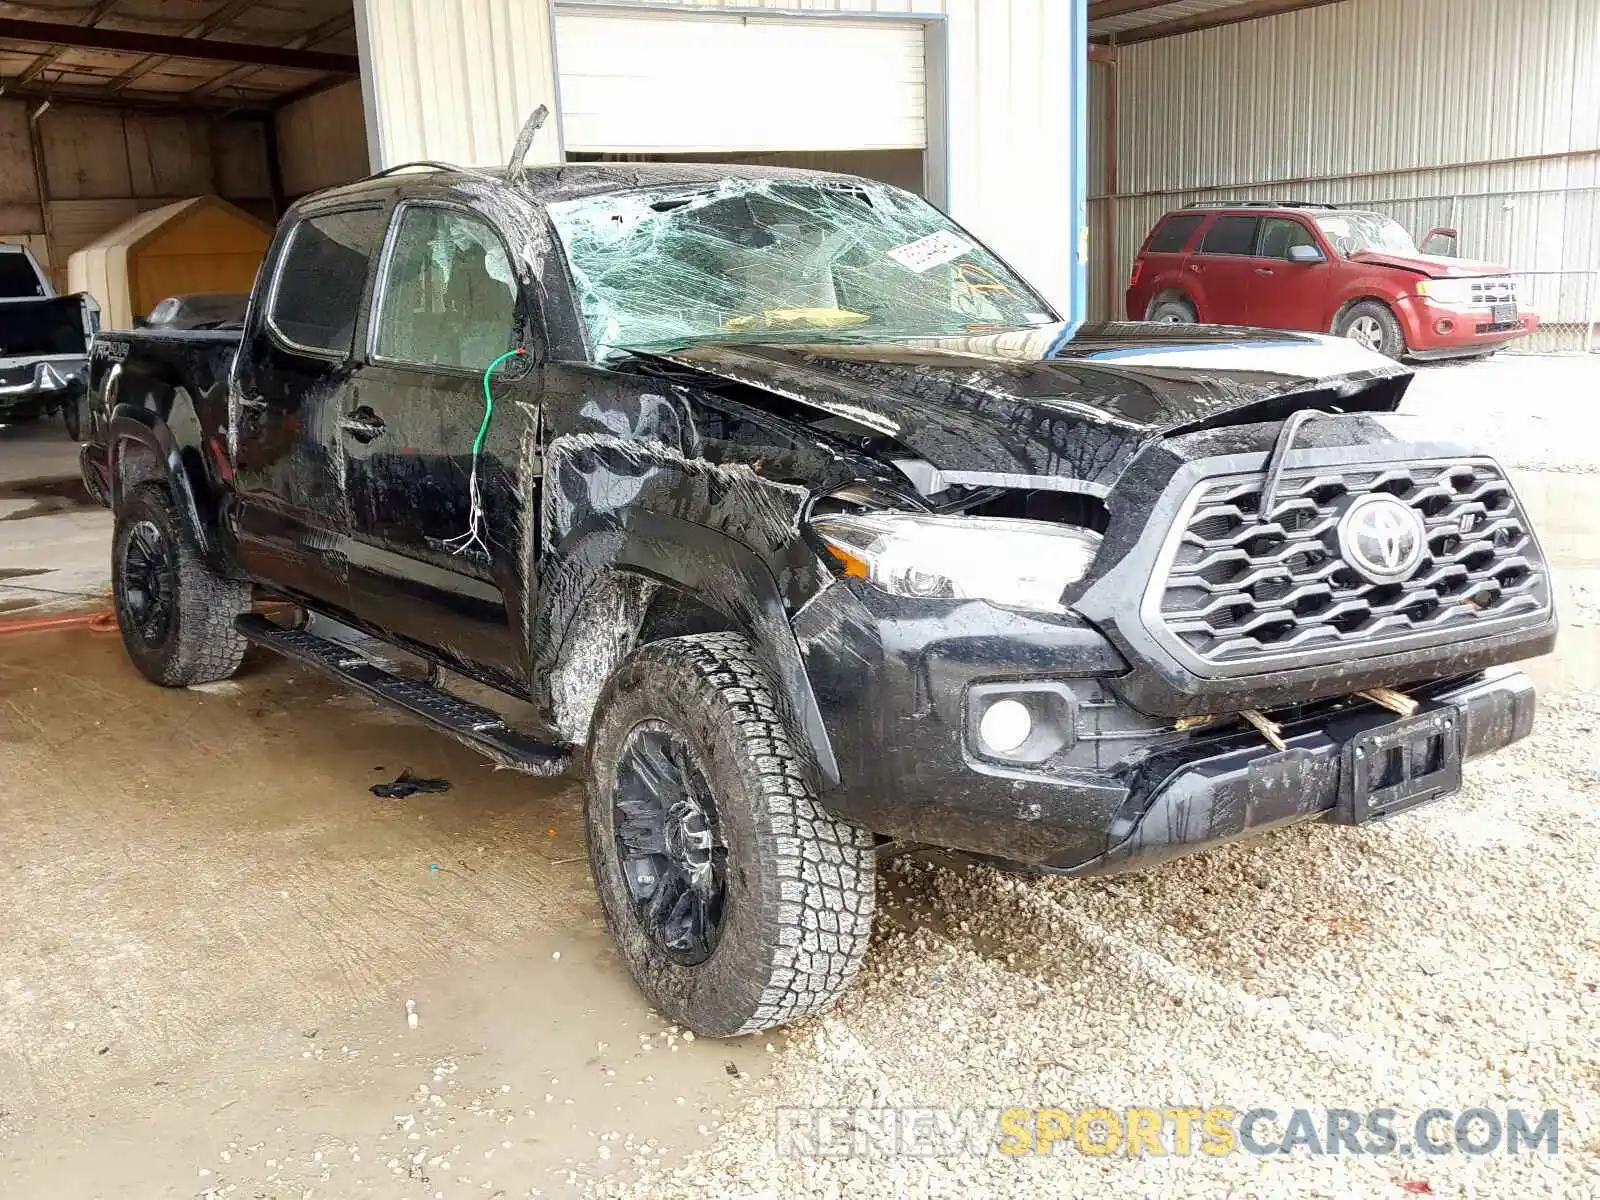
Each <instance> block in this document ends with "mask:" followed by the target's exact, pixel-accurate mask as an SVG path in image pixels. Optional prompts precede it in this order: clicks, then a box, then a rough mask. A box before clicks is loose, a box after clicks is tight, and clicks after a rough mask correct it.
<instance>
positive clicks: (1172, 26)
mask: <svg viewBox="0 0 1600 1200" xmlns="http://www.w3.org/2000/svg"><path fill="white" fill-rule="evenodd" d="M1339 2H1340V0H1250V2H1249V3H1248V4H1236V5H1234V6H1233V7H1231V8H1214V9H1212V10H1211V11H1210V12H1203V13H1199V14H1197V15H1196V16H1192V17H1180V18H1178V19H1177V20H1175V21H1162V22H1161V23H1160V24H1158V25H1141V26H1139V27H1138V28H1137V29H1125V30H1123V31H1122V32H1121V33H1119V34H1117V44H1118V45H1119V46H1129V45H1132V44H1134V43H1135V42H1153V41H1155V40H1156V39H1157V38H1165V37H1177V36H1178V35H1179V34H1183V33H1198V32H1199V31H1200V30H1202V29H1216V28H1217V27H1218V26H1221V25H1237V24H1238V23H1239V22H1240V21H1254V20H1257V19H1258V18H1260V17H1277V16H1282V15H1283V14H1284V13H1291V12H1298V11H1299V10H1300V9H1302V8H1317V7H1320V6H1321V5H1324V4H1338V3H1339Z"/></svg>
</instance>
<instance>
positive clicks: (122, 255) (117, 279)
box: [67, 196, 272, 329]
mask: <svg viewBox="0 0 1600 1200" xmlns="http://www.w3.org/2000/svg"><path fill="white" fill-rule="evenodd" d="M271 240H272V230H271V228H270V227H268V226H266V225H264V224H262V223H261V222H260V221H258V220H256V219H255V218H254V217H252V216H251V215H250V214H249V213H247V212H245V211H244V210H243V209H240V208H235V207H234V206H233V205H231V204H229V203H228V202H227V201H226V200H221V199H218V198H217V197H216V196H196V197H193V198H192V199H189V200H180V201H178V202H177V203H176V204H168V205H165V206H164V207H162V208H157V209H152V210H151V211H150V212H147V213H141V214H139V215H138V216H137V217H134V218H133V219H132V220H130V221H126V222H124V223H123V224H121V225H119V226H117V228H115V229H113V230H112V231H111V232H110V233H107V234H104V235H102V236H101V237H98V238H96V239H95V240H94V241H92V242H90V243H89V244H88V245H87V246H85V247H83V249H81V250H79V251H77V252H76V253H75V254H73V255H72V257H71V258H70V259H69V260H68V261H67V286H68V290H69V291H74V292H88V293H89V294H90V295H92V296H93V297H94V298H95V299H96V300H98V301H99V302H100V312H101V324H102V325H103V326H104V327H105V328H107V329H131V328H132V327H133V319H134V317H136V316H146V315H148V314H149V312H150V310H151V309H152V308H154V307H155V306H156V305H157V304H159V303H160V302H161V301H162V300H164V299H166V298H167V297H168V296H176V295H182V294H185V293H191V292H248V291H249V290H250V287H251V284H252V283H253V282H254V281H255V277H256V270H257V268H259V267H260V266H261V260H262V259H263V258H264V257H265V256H266V253H267V246H268V244H269V243H270V242H271Z"/></svg>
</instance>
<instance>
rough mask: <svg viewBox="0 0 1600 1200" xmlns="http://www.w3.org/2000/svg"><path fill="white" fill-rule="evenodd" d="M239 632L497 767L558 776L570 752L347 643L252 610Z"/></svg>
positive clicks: (237, 625)
mask: <svg viewBox="0 0 1600 1200" xmlns="http://www.w3.org/2000/svg"><path fill="white" fill-rule="evenodd" d="M234 628H236V629H237V630H238V631H239V633H240V635H241V636H242V637H244V638H245V639H246V640H247V641H250V642H253V643H254V644H255V645H257V646H265V647H267V648H268V649H269V650H276V651H277V652H278V653H279V654H282V655H285V656H287V657H288V658H292V659H294V660H295V661H296V662H298V663H302V664H304V665H305V666H308V667H312V668H314V669H316V670H318V671H322V672H323V673H325V674H327V675H332V676H333V677H334V678H335V679H338V680H340V681H341V682H343V683H348V684H349V685H351V686H352V687H355V688H359V689H360V690H361V691H363V692H365V693H367V695H369V696H371V697H373V698H374V699H377V700H381V701H383V702H384V703H385V704H389V705H392V706H393V707H395V708H398V709H400V710H401V711H402V712H405V713H408V714H410V715H411V716H413V717H415V718H416V719H417V720H419V721H421V722H422V723H423V724H424V725H431V726H433V728H435V729H437V730H439V732H441V733H447V734H449V735H450V736H451V737H453V738H455V739H456V740H457V741H458V742H461V743H463V744H464V745H467V746H471V747H472V748H473V749H474V750H476V751H478V752H479V753H480V754H484V755H487V756H488V757H489V758H492V759H493V760H494V761H495V762H497V763H499V764H500V765H501V766H504V767H509V768H511V769H512V770H514V771H521V772H523V773H524V774H528V775H559V774H561V773H562V772H563V771H565V770H566V769H567V767H568V766H569V765H570V764H571V762H572V756H571V755H570V754H568V753H567V752H566V751H565V750H563V749H561V747H559V746H550V745H546V744H545V743H544V742H539V741H535V740H534V739H533V738H531V737H529V736H528V735H527V734H525V733H522V732H520V731H518V730H516V729H513V728H511V727H510V726H509V725H507V724H506V723H505V720H504V718H502V717H501V716H500V714H499V713H497V712H495V711H494V710H492V709H488V708H484V707H483V706H482V705H481V704H474V703H472V701H470V700H463V699H462V698H461V697H460V696H456V695H452V694H451V693H450V692H447V691H444V690H443V689H441V688H436V687H433V686H431V685H429V684H426V683H422V682H420V681H418V680H415V679H405V678H402V677H401V676H399V675H395V674H393V673H392V672H389V671H385V670H384V669H383V668H382V667H380V666H378V665H377V664H376V663H374V662H372V661H371V660H370V659H367V658H363V657H362V656H361V655H359V654H357V653H356V652H355V651H354V650H351V649H350V648H348V647H347V646H341V645H340V644H339V643H338V642H334V641H330V640H328V639H327V638H321V637H317V636H316V635H315V634H312V633H306V632H305V631H304V630H301V629H285V628H283V626H281V625H274V624H273V623H272V622H271V621H269V620H267V619H266V618H265V617H263V616H260V615H258V614H255V613H250V614H246V615H245V616H242V617H240V618H239V619H238V620H237V621H235V622H234Z"/></svg>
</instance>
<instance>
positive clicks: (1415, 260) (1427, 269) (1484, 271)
mask: <svg viewBox="0 0 1600 1200" xmlns="http://www.w3.org/2000/svg"><path fill="white" fill-rule="evenodd" d="M1350 261H1351V262H1358V263H1368V264H1370V265H1372V266H1375V267H1398V268H1400V269H1401V270H1402V271H1415V272H1416V273H1417V274H1418V275H1424V276H1426V277H1427V278H1429V279H1482V278H1483V277H1485V276H1488V275H1508V274H1510V273H1511V268H1510V267H1505V266H1501V265H1500V264H1499V263H1492V262H1484V261H1482V260H1480V259H1476V258H1447V257H1445V256H1444V255H1442V254H1414V255H1413V254H1384V253H1382V252H1380V251H1377V250H1360V251H1357V252H1356V253H1355V254H1352V255H1351V256H1350Z"/></svg>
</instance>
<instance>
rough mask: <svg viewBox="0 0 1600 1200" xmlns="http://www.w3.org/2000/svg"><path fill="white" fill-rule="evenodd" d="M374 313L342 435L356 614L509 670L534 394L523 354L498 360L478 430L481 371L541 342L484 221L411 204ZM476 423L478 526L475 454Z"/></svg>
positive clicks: (400, 219) (395, 222)
mask: <svg viewBox="0 0 1600 1200" xmlns="http://www.w3.org/2000/svg"><path fill="white" fill-rule="evenodd" d="M372 313H373V315H372V322H371V331H370V334H369V338H368V345H367V352H366V361H365V363H364V364H363V365H362V367H361V369H360V370H359V372H358V373H357V378H356V384H355V394H354V395H353V396H352V397H351V401H352V403H351V404H350V405H349V407H348V409H347V411H346V412H345V413H344V415H343V420H342V422H341V429H340V436H339V448H340V449H341V451H342V453H343V455H344V460H345V468H344V469H345V475H346V478H347V480H348V487H349V498H350V521H351V542H350V546H349V549H348V555H349V557H350V561H351V572H350V579H351V591H352V603H353V607H354V611H355V612H356V614H357V615H358V616H360V617H362V618H364V619H366V620H369V621H371V622H372V623H374V624H376V625H378V626H380V627H381V628H383V629H386V630H390V631H392V632H394V633H398V634H400V635H402V636H404V637H407V638H410V639H412V640H414V641H417V642H420V643H422V644H424V645H426V646H429V647H430V648H433V649H436V650H439V651H441V652H443V653H445V654H447V655H449V656H452V657H455V658H457V659H460V660H462V661H464V662H468V663H471V664H473V665H475V666H480V667H485V668H488V669H490V670H496V669H503V670H507V671H511V670H514V669H515V668H516V667H517V665H518V664H517V658H518V653H517V648H518V647H519V646H520V645H521V641H522V639H521V638H520V637H517V636H514V633H513V631H511V630H510V622H509V617H508V612H509V611H510V602H511V601H512V600H514V599H516V598H518V597H520V595H521V591H520V589H521V581H522V579H523V575H524V566H525V563H524V555H523V538H524V536H525V535H526V536H536V531H535V530H533V529H531V527H530V524H529V523H530V522H532V521H534V520H535V518H534V517H533V515H532V514H531V513H527V512H523V511H521V509H520V508H519V507H518V506H519V504H520V500H519V497H521V496H522V495H524V494H525V491H524V489H523V487H522V484H523V482H524V479H523V477H524V475H525V473H526V472H528V471H530V470H533V469H535V467H534V464H532V463H529V462H523V461H521V459H522V449H523V446H524V444H525V443H524V433H525V432H526V431H527V430H528V429H529V428H530V423H531V422H532V420H533V419H534V411H533V410H534V409H535V408H536V405H530V404H529V403H528V401H529V399H530V396H532V397H533V398H536V397H537V392H536V391H532V392H530V390H529V385H530V383H532V384H533V386H534V387H536V386H537V385H536V383H535V382H534V380H533V378H532V377H531V375H530V372H531V371H532V370H533V369H534V368H533V365H532V363H531V362H530V360H529V359H525V358H524V359H511V360H507V361H505V362H502V363H501V364H500V365H499V367H498V368H496V370H495V372H494V374H493V376H492V378H491V379H490V395H491V396H492V397H493V400H494V409H493V411H492V412H491V413H490V414H489V420H488V422H487V428H486V426H485V408H486V397H485V394H484V373H485V371H487V370H488V368H489V367H490V366H491V365H492V364H493V363H494V362H495V360H496V359H498V358H500V357H501V356H502V355H504V354H507V353H509V352H511V351H512V350H514V349H516V348H517V347H521V346H527V345H528V344H529V342H530V341H533V342H534V345H535V348H536V347H537V344H538V342H537V340H536V339H534V338H532V336H531V330H530V323H531V322H530V315H531V314H530V311H529V306H528V302H527V301H526V299H525V289H523V288H522V286H521V285H520V282H519V280H518V278H517V274H516V270H515V268H514V265H513V259H512V258H511V255H510V254H509V252H508V251H507V248H506V245H505V242H504V240H503V239H502V238H501V237H500V235H499V233H498V232H497V231H496V230H495V229H494V227H493V226H492V225H490V224H489V223H488V222H487V221H486V220H485V219H484V218H483V217H482V216H480V215H479V214H477V213H474V212H471V211H469V210H467V209H464V208H458V207H455V206H453V205H445V204H439V203H431V202H429V203H419V202H409V203H405V204H402V205H401V206H400V207H398V208H397V209H396V210H395V213H394V216H393V219H392V221H391V225H390V230H389V236H388V244H387V246H386V248H385V251H384V255H383V266H382V269H381V272H380V276H379V278H378V281H377V283H376V284H375V285H374V288H373V303H372ZM485 428H486V433H485V437H484V444H483V452H482V455H481V458H480V462H479V473H478V493H477V496H476V500H477V503H478V509H479V511H480V512H481V514H482V518H481V523H480V524H477V525H475V524H474V499H475V498H474V494H473V489H472V469H473V446H474V443H475V442H476V441H477V439H478V436H479V432H480V430H485ZM517 607H518V611H520V604H518V606H517Z"/></svg>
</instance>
